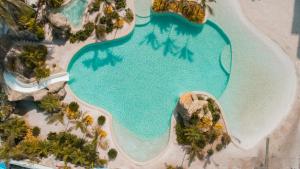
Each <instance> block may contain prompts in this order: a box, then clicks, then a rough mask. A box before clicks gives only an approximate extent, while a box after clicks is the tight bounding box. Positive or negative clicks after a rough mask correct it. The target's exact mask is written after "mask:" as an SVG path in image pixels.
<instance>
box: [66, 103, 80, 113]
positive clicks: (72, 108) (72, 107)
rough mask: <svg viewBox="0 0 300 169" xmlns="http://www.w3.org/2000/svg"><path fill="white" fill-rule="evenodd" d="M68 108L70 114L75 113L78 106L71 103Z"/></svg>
mask: <svg viewBox="0 0 300 169" xmlns="http://www.w3.org/2000/svg"><path fill="white" fill-rule="evenodd" d="M68 107H69V109H70V110H71V111H72V112H77V111H78V109H79V104H78V103H77V102H71V103H70V104H69V106H68Z"/></svg>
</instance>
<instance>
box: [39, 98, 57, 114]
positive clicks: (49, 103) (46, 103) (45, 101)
mask: <svg viewBox="0 0 300 169" xmlns="http://www.w3.org/2000/svg"><path fill="white" fill-rule="evenodd" d="M38 105H39V107H40V108H41V109H43V110H45V111H47V112H48V113H56V112H58V111H59V110H60V109H61V102H60V99H59V97H58V96H57V95H53V94H47V95H46V96H44V97H43V98H42V100H41V101H40V103H39V104H38Z"/></svg>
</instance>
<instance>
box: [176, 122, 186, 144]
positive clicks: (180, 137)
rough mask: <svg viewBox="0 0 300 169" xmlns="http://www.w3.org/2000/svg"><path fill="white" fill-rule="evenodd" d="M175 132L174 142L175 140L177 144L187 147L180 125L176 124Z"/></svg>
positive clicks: (182, 128)
mask: <svg viewBox="0 0 300 169" xmlns="http://www.w3.org/2000/svg"><path fill="white" fill-rule="evenodd" d="M175 130H176V136H177V137H176V140H177V142H178V144H182V145H188V144H189V142H188V140H187V139H186V136H185V132H184V127H183V125H181V124H180V123H176V126H175Z"/></svg>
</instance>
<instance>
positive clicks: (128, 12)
mask: <svg viewBox="0 0 300 169" xmlns="http://www.w3.org/2000/svg"><path fill="white" fill-rule="evenodd" d="M125 11H126V14H125V18H124V20H125V21H126V22H127V23H131V22H132V21H133V19H134V14H133V12H132V10H131V9H130V8H127V9H126V10H125Z"/></svg>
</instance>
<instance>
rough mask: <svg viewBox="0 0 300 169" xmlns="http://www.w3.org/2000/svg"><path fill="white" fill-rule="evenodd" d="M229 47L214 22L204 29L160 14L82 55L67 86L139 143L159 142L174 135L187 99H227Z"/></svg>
mask: <svg viewBox="0 0 300 169" xmlns="http://www.w3.org/2000/svg"><path fill="white" fill-rule="evenodd" d="M228 46H229V47H230V42H229V40H228V38H227V37H226V35H225V34H224V33H223V32H222V30H221V29H220V28H219V27H217V26H216V25H215V24H214V23H213V22H211V21H208V22H207V23H206V24H205V25H202V26H200V25H194V24H190V23H189V22H187V21H186V20H184V19H181V17H177V16H173V15H157V14H155V15H152V16H151V21H150V23H149V24H147V25H143V26H137V27H135V29H134V31H133V32H132V33H131V34H130V35H128V36H126V37H124V38H121V39H117V40H114V41H108V42H102V43H95V44H90V45H87V46H85V47H84V48H82V49H81V50H80V51H78V52H77V53H76V54H75V56H74V57H73V59H72V60H71V62H70V64H69V67H68V72H69V73H70V81H69V82H68V83H69V86H70V88H71V89H72V91H73V92H74V93H75V95H77V96H78V97H79V98H80V99H82V100H84V101H85V102H87V103H90V104H93V105H96V106H99V107H102V108H104V109H106V110H107V111H108V112H110V113H111V114H112V116H113V118H114V120H115V122H117V123H118V124H120V125H121V126H122V127H125V128H126V129H128V130H129V131H130V132H131V133H133V134H134V135H135V137H137V138H140V139H145V140H154V139H157V138H159V137H161V136H163V135H166V133H167V132H168V131H169V128H170V118H171V115H172V111H173V109H174V108H175V106H176V103H177V99H178V97H179V96H180V95H181V94H182V93H184V92H187V91H195V90H198V91H206V92H209V93H211V94H213V95H214V96H216V97H217V98H218V97H220V96H221V95H222V93H223V91H224V90H225V88H226V85H227V83H228V79H229V72H230V70H229V72H227V71H228V70H227V71H225V69H224V67H226V65H228V63H231V52H229V54H228V52H223V50H224V49H228ZM222 53H223V54H224V53H227V54H228V56H227V57H224V56H221V55H222ZM226 59H228V60H226ZM221 62H226V64H224V65H223V66H222V63H221ZM226 69H230V66H229V67H227V68H226Z"/></svg>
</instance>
